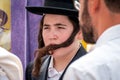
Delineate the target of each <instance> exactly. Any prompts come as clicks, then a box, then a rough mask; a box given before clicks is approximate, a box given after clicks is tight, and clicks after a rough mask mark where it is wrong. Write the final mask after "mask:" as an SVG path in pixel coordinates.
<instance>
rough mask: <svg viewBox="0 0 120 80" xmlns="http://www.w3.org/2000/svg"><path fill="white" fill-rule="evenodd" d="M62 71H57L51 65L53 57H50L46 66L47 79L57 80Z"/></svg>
mask: <svg viewBox="0 0 120 80" xmlns="http://www.w3.org/2000/svg"><path fill="white" fill-rule="evenodd" d="M62 73H63V71H60V72H58V71H57V70H56V69H55V68H54V67H53V57H51V60H50V65H49V67H48V79H47V80H59V78H60V76H61V75H62Z"/></svg>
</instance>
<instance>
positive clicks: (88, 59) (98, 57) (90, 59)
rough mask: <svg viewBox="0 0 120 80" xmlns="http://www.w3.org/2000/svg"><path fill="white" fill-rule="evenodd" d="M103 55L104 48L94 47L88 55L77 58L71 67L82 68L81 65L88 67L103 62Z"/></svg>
mask: <svg viewBox="0 0 120 80" xmlns="http://www.w3.org/2000/svg"><path fill="white" fill-rule="evenodd" d="M103 56H104V54H103V50H101V49H99V48H98V49H94V50H93V51H91V52H89V53H87V54H86V55H84V56H82V57H81V58H79V59H78V60H76V61H75V62H74V63H72V65H70V67H74V68H80V67H82V68H83V67H84V68H87V67H88V66H89V67H94V66H96V65H98V64H101V63H102V62H103V60H102V58H103ZM105 57H106V56H105Z"/></svg>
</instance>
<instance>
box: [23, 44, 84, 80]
mask: <svg viewBox="0 0 120 80" xmlns="http://www.w3.org/2000/svg"><path fill="white" fill-rule="evenodd" d="M85 54H86V50H85V49H84V48H83V46H81V47H80V49H79V50H78V52H77V53H76V55H75V56H74V57H73V59H72V60H71V62H70V63H69V64H68V66H67V67H66V69H65V70H64V72H63V74H62V75H61V77H60V79H59V80H62V78H63V75H64V73H65V72H66V70H67V68H68V67H69V65H70V64H71V63H72V62H74V61H75V60H77V59H78V58H80V57H81V56H83V55H85ZM50 59H51V57H50V56H47V57H45V58H44V61H43V64H42V67H41V71H40V75H39V76H38V77H33V76H32V74H31V72H32V68H33V62H31V63H30V64H28V65H27V68H26V72H25V74H26V75H25V77H26V80H47V76H48V74H47V73H48V67H49V63H50Z"/></svg>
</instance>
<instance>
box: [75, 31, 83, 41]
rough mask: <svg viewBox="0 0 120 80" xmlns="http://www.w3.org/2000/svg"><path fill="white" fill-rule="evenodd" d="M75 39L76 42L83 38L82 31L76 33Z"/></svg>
mask: <svg viewBox="0 0 120 80" xmlns="http://www.w3.org/2000/svg"><path fill="white" fill-rule="evenodd" d="M76 38H77V39H78V40H82V39H83V37H82V31H81V30H80V31H79V32H78V33H77V35H76Z"/></svg>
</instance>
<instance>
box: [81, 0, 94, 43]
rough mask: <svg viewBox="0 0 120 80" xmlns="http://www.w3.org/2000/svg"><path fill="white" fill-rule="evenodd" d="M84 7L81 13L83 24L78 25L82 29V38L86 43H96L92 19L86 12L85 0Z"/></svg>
mask: <svg viewBox="0 0 120 80" xmlns="http://www.w3.org/2000/svg"><path fill="white" fill-rule="evenodd" d="M84 5H85V6H84V9H83V13H82V21H83V25H80V26H81V28H82V31H83V39H84V40H85V42H87V43H92V44H94V43H96V41H95V39H94V37H95V36H94V29H93V25H92V20H91V17H90V15H89V13H88V6H87V0H85V2H84Z"/></svg>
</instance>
